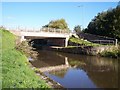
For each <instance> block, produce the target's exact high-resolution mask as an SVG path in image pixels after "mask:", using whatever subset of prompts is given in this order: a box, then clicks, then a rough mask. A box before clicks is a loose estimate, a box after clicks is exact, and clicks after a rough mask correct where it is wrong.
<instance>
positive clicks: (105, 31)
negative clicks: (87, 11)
mask: <svg viewBox="0 0 120 90" xmlns="http://www.w3.org/2000/svg"><path fill="white" fill-rule="evenodd" d="M84 32H85V33H90V34H95V35H101V36H108V37H112V38H117V39H119V40H120V2H119V3H118V5H117V7H116V8H113V9H108V10H107V11H104V12H101V13H98V15H97V16H95V17H94V19H92V21H91V22H90V23H89V24H88V27H87V28H86V29H85V30H84Z"/></svg>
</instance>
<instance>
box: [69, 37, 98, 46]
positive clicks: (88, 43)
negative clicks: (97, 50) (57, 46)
mask: <svg viewBox="0 0 120 90" xmlns="http://www.w3.org/2000/svg"><path fill="white" fill-rule="evenodd" d="M69 42H73V43H76V44H80V45H84V46H100V44H95V43H92V42H89V41H86V40H83V39H78V38H75V37H71V38H70V39H69Z"/></svg>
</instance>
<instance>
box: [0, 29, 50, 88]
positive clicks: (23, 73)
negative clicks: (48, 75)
mask: <svg viewBox="0 0 120 90" xmlns="http://www.w3.org/2000/svg"><path fill="white" fill-rule="evenodd" d="M0 33H2V52H0V54H1V53H2V88H44V89H46V88H49V86H48V85H46V84H45V82H44V81H43V80H41V79H40V77H39V76H37V75H36V74H35V72H34V71H33V70H31V68H30V66H29V63H28V61H27V58H26V56H25V55H24V54H22V53H21V52H19V51H17V50H16V49H15V36H14V35H13V34H11V33H10V32H8V31H6V30H0Z"/></svg>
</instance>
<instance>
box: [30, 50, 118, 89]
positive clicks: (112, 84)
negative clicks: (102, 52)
mask: <svg viewBox="0 0 120 90" xmlns="http://www.w3.org/2000/svg"><path fill="white" fill-rule="evenodd" d="M65 61H67V63H66V64H69V65H70V66H71V67H70V68H68V69H64V70H63V69H62V70H61V71H51V72H45V74H46V75H47V76H49V77H50V78H51V79H53V80H55V81H57V82H59V83H60V84H61V85H63V86H64V87H66V88H117V87H118V60H117V59H111V58H101V57H95V56H85V55H75V54H68V53H60V52H53V51H40V55H39V56H38V60H36V61H33V62H32V64H33V65H34V66H36V67H46V66H57V65H61V64H65Z"/></svg>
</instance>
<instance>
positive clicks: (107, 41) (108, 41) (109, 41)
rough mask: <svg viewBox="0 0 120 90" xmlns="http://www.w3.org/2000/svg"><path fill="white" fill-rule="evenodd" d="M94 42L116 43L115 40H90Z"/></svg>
mask: <svg viewBox="0 0 120 90" xmlns="http://www.w3.org/2000/svg"><path fill="white" fill-rule="evenodd" d="M90 41H91V42H93V43H99V44H104V45H106V44H108V45H115V42H116V41H115V40H90Z"/></svg>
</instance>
